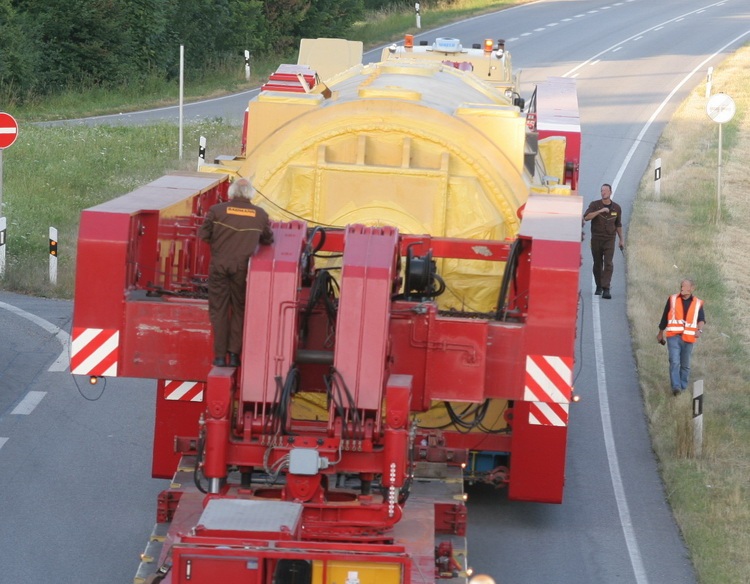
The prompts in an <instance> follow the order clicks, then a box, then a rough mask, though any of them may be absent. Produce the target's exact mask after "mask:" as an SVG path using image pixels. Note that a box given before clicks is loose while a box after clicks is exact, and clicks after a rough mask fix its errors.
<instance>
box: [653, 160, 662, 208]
mask: <svg viewBox="0 0 750 584" xmlns="http://www.w3.org/2000/svg"><path fill="white" fill-rule="evenodd" d="M654 194H655V195H656V198H657V199H658V198H659V195H660V194H661V158H657V159H656V161H655V162H654Z"/></svg>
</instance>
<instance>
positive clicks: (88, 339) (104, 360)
mask: <svg viewBox="0 0 750 584" xmlns="http://www.w3.org/2000/svg"><path fill="white" fill-rule="evenodd" d="M119 357H120V331H119V330H117V329H97V328H82V327H74V328H73V339H72V341H71V344H70V372H71V373H73V374H74V375H96V376H98V377H104V376H107V377H115V376H117V362H118V359H119Z"/></svg>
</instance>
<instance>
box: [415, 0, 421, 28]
mask: <svg viewBox="0 0 750 584" xmlns="http://www.w3.org/2000/svg"><path fill="white" fill-rule="evenodd" d="M414 10H416V11H417V28H422V15H421V14H419V2H416V3H415V4H414Z"/></svg>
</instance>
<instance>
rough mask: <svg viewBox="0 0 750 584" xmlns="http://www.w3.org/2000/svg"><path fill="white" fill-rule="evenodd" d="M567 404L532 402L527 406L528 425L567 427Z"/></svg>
mask: <svg viewBox="0 0 750 584" xmlns="http://www.w3.org/2000/svg"><path fill="white" fill-rule="evenodd" d="M568 408H569V406H568V404H549V403H544V402H533V403H531V404H529V424H532V425H535V426H563V427H564V426H567V425H568Z"/></svg>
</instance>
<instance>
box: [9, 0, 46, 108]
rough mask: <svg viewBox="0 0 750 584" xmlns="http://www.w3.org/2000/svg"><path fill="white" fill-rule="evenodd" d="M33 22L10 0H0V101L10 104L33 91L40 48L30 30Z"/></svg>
mask: <svg viewBox="0 0 750 584" xmlns="http://www.w3.org/2000/svg"><path fill="white" fill-rule="evenodd" d="M32 24H33V23H28V24H26V23H24V16H23V15H22V14H19V13H18V12H17V11H16V9H15V8H14V7H13V4H12V2H11V0H0V88H2V89H1V90H0V100H2V101H5V102H11V101H12V100H13V99H19V98H21V97H23V96H25V95H26V94H29V93H31V92H33V90H34V86H35V82H36V76H35V70H36V67H37V64H38V62H39V59H40V47H39V43H38V42H37V40H36V36H35V35H34V34H30V33H31V31H32V28H33V27H32V26H31V25H32Z"/></svg>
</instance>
